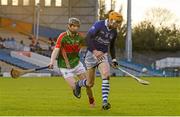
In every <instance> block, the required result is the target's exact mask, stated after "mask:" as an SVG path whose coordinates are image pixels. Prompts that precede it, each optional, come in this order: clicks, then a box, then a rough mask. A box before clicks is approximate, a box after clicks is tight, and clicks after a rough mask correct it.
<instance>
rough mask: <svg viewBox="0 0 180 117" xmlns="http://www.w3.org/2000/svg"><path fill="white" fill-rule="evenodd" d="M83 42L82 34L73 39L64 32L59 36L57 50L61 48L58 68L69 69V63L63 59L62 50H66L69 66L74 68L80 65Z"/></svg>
mask: <svg viewBox="0 0 180 117" xmlns="http://www.w3.org/2000/svg"><path fill="white" fill-rule="evenodd" d="M82 42H83V37H82V36H81V34H80V33H77V34H76V35H75V36H74V37H71V36H70V35H69V34H68V32H63V33H61V34H60V35H59V37H58V39H57V42H56V46H55V48H60V53H59V56H58V60H57V62H58V67H59V68H67V65H66V64H67V63H66V61H65V59H64V57H63V54H62V50H65V52H66V55H67V59H68V62H69V65H70V67H71V68H74V67H76V66H77V65H78V63H79V60H80V57H79V51H80V46H81V44H82Z"/></svg>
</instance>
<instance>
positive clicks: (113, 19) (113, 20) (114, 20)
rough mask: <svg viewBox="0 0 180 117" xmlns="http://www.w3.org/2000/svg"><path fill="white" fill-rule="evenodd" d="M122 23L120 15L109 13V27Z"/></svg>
mask: <svg viewBox="0 0 180 117" xmlns="http://www.w3.org/2000/svg"><path fill="white" fill-rule="evenodd" d="M122 21H123V17H122V15H121V14H120V13H118V12H114V11H113V12H110V13H109V23H110V25H115V24H117V25H118V24H121V23H122Z"/></svg>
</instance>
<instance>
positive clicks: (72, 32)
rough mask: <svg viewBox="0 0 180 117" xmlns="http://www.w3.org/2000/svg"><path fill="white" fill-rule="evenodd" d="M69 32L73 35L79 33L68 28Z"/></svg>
mask: <svg viewBox="0 0 180 117" xmlns="http://www.w3.org/2000/svg"><path fill="white" fill-rule="evenodd" d="M68 32H69V34H70V35H71V36H74V35H75V34H76V33H77V32H76V31H71V30H70V29H69V28H68Z"/></svg>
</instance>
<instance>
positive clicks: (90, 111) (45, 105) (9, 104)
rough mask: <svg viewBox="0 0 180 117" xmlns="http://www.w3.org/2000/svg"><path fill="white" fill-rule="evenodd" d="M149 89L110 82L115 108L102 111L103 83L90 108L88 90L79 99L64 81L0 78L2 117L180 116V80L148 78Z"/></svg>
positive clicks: (127, 82)
mask: <svg viewBox="0 0 180 117" xmlns="http://www.w3.org/2000/svg"><path fill="white" fill-rule="evenodd" d="M146 80H148V81H150V82H151V84H150V85H149V86H144V85H141V84H138V83H137V82H136V81H134V80H132V79H130V78H120V77H116V78H111V81H110V83H111V92H110V96H109V99H110V103H111V105H112V108H111V109H110V110H108V111H102V110H101V102H102V101H101V79H100V78H97V79H96V81H95V86H94V88H93V92H94V96H95V100H96V107H95V108H90V107H89V105H88V98H87V96H86V92H85V89H83V91H82V97H81V99H76V98H75V97H74V96H73V95H72V91H71V89H70V88H69V86H68V85H67V84H66V83H65V81H64V80H63V79H62V78H20V79H11V78H0V115H11V116H12V115H13V116H21V115H29V116H36V115H38V116H40V115H42V116H43V115H46V116H53V115H79V116H84V115H92V116H98V115H101V116H103V115H109V116H111V115H125V116H126V115H129V116H132V115H144V116H145V115H152V116H153V115H157V116H159V115H180V78H146Z"/></svg>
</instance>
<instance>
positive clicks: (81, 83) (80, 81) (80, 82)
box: [78, 79, 87, 87]
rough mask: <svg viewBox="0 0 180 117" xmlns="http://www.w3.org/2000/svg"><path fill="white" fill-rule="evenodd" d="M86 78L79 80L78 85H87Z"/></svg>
mask: <svg viewBox="0 0 180 117" xmlns="http://www.w3.org/2000/svg"><path fill="white" fill-rule="evenodd" d="M86 81H87V80H86V79H83V80H79V81H78V85H79V86H80V87H86V86H87V85H86Z"/></svg>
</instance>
